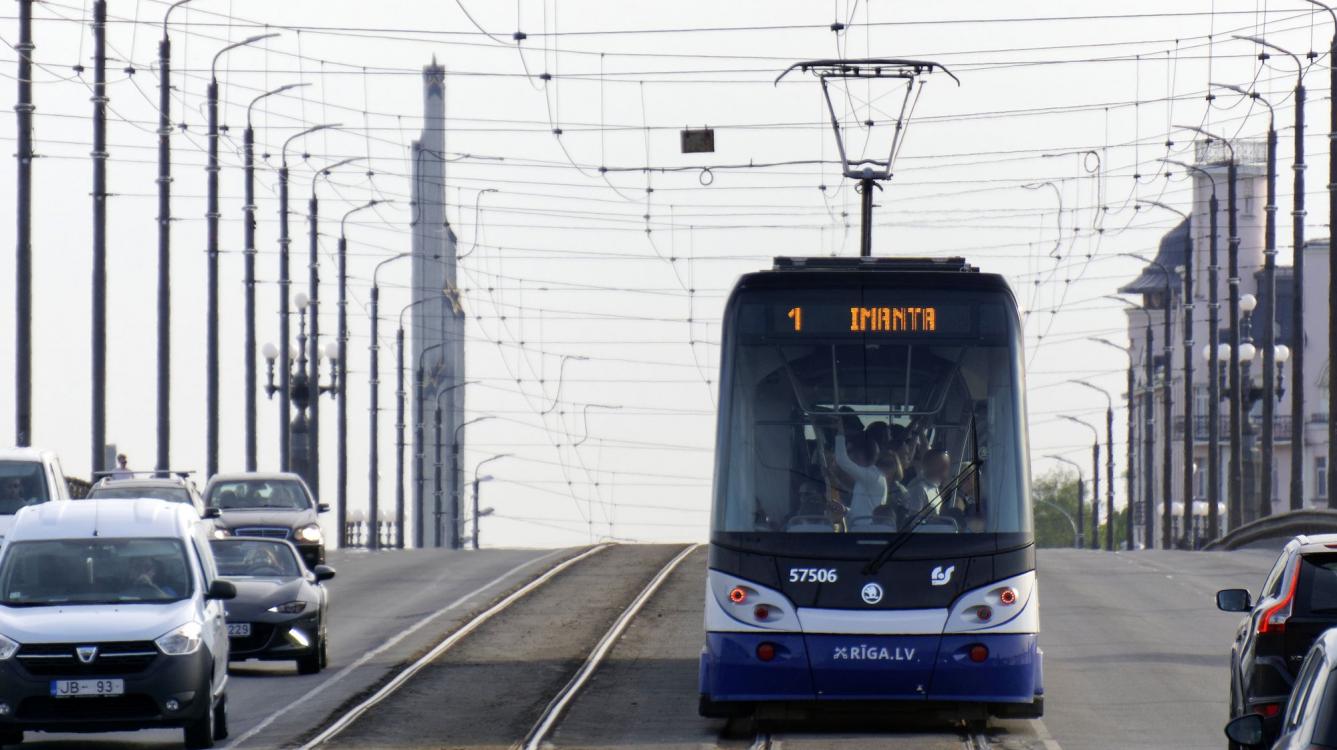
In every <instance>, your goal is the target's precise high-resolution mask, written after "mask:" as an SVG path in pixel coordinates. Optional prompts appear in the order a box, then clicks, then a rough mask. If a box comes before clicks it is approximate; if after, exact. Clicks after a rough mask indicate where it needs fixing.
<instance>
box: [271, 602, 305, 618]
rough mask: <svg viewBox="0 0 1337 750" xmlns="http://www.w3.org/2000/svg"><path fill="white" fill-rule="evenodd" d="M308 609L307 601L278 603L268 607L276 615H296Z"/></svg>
mask: <svg viewBox="0 0 1337 750" xmlns="http://www.w3.org/2000/svg"><path fill="white" fill-rule="evenodd" d="M305 609H306V602H287V603H286V604H276V605H274V606H272V607H270V608H269V609H268V611H269V612H273V613H274V614H276V615H295V614H299V613H301V612H302V611H303V610H305Z"/></svg>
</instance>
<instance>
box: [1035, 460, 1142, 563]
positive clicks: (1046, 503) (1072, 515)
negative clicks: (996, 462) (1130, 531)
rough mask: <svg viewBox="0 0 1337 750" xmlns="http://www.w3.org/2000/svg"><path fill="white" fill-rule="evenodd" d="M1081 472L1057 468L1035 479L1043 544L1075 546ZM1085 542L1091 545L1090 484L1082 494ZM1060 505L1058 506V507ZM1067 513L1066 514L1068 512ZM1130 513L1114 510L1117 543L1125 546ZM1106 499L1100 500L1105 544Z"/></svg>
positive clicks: (1037, 527)
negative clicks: (1079, 474)
mask: <svg viewBox="0 0 1337 750" xmlns="http://www.w3.org/2000/svg"><path fill="white" fill-rule="evenodd" d="M1077 482H1078V477H1077V472H1075V471H1072V470H1070V469H1066V468H1059V469H1053V470H1051V471H1049V472H1047V473H1045V474H1043V475H1042V476H1040V477H1038V478H1036V479H1035V480H1034V481H1032V483H1031V500H1032V501H1033V502H1034V504H1035V543H1036V544H1037V545H1038V546H1040V547H1069V548H1071V547H1072V546H1073V541H1074V540H1073V537H1074V533H1073V525H1074V524H1076V523H1077V512H1078V511H1077ZM1082 501H1083V507H1082V511H1081V512H1082V514H1083V516H1082V518H1083V523H1082V524H1081V526H1082V530H1083V532H1084V539H1083V540H1082V544H1083V546H1085V547H1090V546H1091V488H1090V486H1089V485H1088V486H1087V487H1086V488H1085V492H1084V494H1083V497H1082ZM1055 506H1057V507H1055ZM1065 513H1066V516H1065V515H1064V514H1065ZM1127 523H1128V521H1127V513H1126V512H1124V511H1123V510H1116V511H1115V513H1114V547H1115V549H1122V548H1123V542H1124V538H1125V537H1124V535H1125V534H1126V533H1127ZM1105 524H1106V518H1105V503H1104V498H1103V497H1102V498H1101V503H1100V528H1099V530H1098V531H1097V534H1098V536H1097V539H1098V541H1099V542H1100V547H1101V548H1102V549H1103V548H1104V547H1105Z"/></svg>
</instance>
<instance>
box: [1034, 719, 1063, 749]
mask: <svg viewBox="0 0 1337 750" xmlns="http://www.w3.org/2000/svg"><path fill="white" fill-rule="evenodd" d="M1027 721H1029V722H1030V724H1031V730H1032V731H1034V732H1035V736H1036V737H1038V738H1039V739H1040V744H1042V745H1044V748H1045V750H1063V748H1061V747H1059V746H1058V741H1057V740H1055V739H1054V737H1053V736H1052V735H1050V734H1049V727H1047V726H1045V723H1044V722H1043V721H1041V720H1039V719H1027Z"/></svg>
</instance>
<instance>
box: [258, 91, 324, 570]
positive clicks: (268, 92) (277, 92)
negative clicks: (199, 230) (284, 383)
mask: <svg viewBox="0 0 1337 750" xmlns="http://www.w3.org/2000/svg"><path fill="white" fill-rule="evenodd" d="M307 85H309V84H305V83H289V84H287V85H285V86H279V87H278V88H276V89H271V90H269V91H266V92H265V93H263V94H261V95H259V96H257V97H255V98H254V99H252V100H251V103H250V104H248V105H247V106H246V132H245V134H244V137H243V139H242V143H243V146H242V163H243V174H244V175H245V190H244V194H245V201H244V202H245V205H244V206H242V211H243V213H244V214H245V215H244V217H243V219H242V229H243V231H244V232H245V235H244V239H243V244H244V245H245V271H244V274H245V276H244V279H245V281H244V286H245V294H246V302H245V318H246V320H245V328H246V357H245V359H246V470H247V471H255V469H256V453H257V446H256V440H257V433H258V431H259V425H258V420H257V419H256V391H257V384H256V374H257V370H256V367H257V366H258V365H257V362H256V358H255V349H256V345H255V256H256V250H255V208H256V206H255V127H254V126H253V125H252V123H251V110H252V109H254V108H255V105H256V103H257V102H259V101H260V100H261V99H265V98H267V97H271V96H274V95H275V94H281V93H283V92H284V91H287V90H289V89H295V88H299V87H301V86H307ZM342 357H343V355H340V359H341V361H342ZM342 375H343V373H340V376H341V378H340V381H339V382H340V384H341V385H340V387H341V388H342V387H343V386H342V383H343V380H342ZM285 431H286V428H285ZM284 452H285V453H286V452H287V451H286V450H285V451H284ZM343 528H344V524H343V522H342V520H341V521H340V523H339V529H340V531H339V541H340V542H341V543H342V541H343Z"/></svg>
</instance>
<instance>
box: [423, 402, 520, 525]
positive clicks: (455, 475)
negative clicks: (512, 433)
mask: <svg viewBox="0 0 1337 750" xmlns="http://www.w3.org/2000/svg"><path fill="white" fill-rule="evenodd" d="M489 419H493V416H492V415H491V414H485V415H483V416H481V417H474V418H473V419H470V420H468V421H466V422H462V423H460V424H459V425H457V426H456V427H455V431H454V433H453V434H452V435H451V436H450V476H451V490H450V491H451V494H452V497H451V503H452V504H453V505H454V507H455V512H456V515H455V518H456V520H457V521H458V519H459V508H460V480H461V479H462V478H463V477H461V476H460V474H461V473H462V472H461V471H460V431H461V430H463V429H464V428H465V427H468V426H469V425H471V424H478V423H479V422H485V421H487V420H489ZM440 430H441V426H440V422H438V423H437V433H438V435H439V434H440ZM507 455H509V454H507ZM488 460H489V461H490V460H491V459H488ZM480 466H481V464H480ZM477 499H478V495H477V493H475V494H474V508H475V510H476V509H477V507H478V503H477ZM440 511H441V509H440V507H439V505H438V507H437V514H438V516H439V515H440ZM437 522H438V527H439V524H440V518H439V517H438V519H437ZM476 522H477V519H475V523H476ZM474 528H475V535H474V549H478V538H477V526H475V527H474ZM452 537H454V538H458V537H459V531H458V529H456V530H455V532H454V533H453V534H452Z"/></svg>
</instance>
